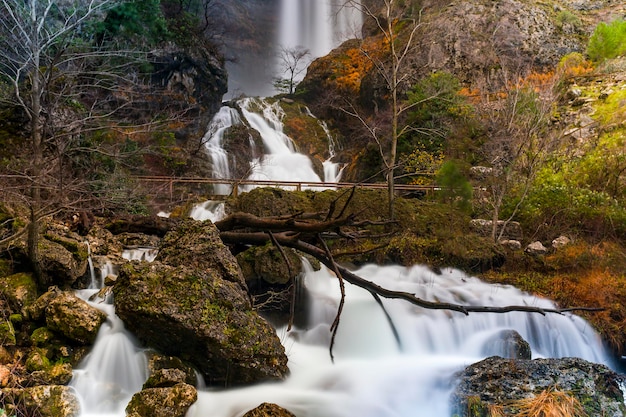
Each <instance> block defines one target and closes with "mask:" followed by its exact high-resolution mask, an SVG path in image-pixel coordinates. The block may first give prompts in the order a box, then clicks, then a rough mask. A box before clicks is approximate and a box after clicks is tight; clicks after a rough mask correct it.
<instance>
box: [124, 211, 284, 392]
mask: <svg viewBox="0 0 626 417" xmlns="http://www.w3.org/2000/svg"><path fill="white" fill-rule="evenodd" d="M114 294H115V309H116V313H117V314H118V316H119V317H120V318H121V319H122V320H123V321H124V322H125V324H126V326H127V328H128V329H129V330H130V331H131V332H133V333H134V334H135V335H137V336H138V337H139V338H140V339H141V340H143V341H144V342H145V343H146V344H148V345H149V346H151V347H154V348H156V349H158V350H160V351H161V352H163V353H165V354H168V355H174V356H178V357H180V358H181V359H183V360H186V361H188V362H190V363H191V364H193V365H194V366H195V367H196V368H197V369H198V370H199V371H200V372H201V373H202V374H203V376H204V378H205V380H206V382H207V383H208V384H211V385H221V386H224V385H239V384H247V383H253V382H257V381H261V380H268V379H280V378H282V377H283V376H284V375H285V374H286V373H287V365H286V364H287V358H286V356H285V353H284V349H283V347H282V345H281V344H280V341H279V339H278V337H277V336H276V334H275V332H274V329H273V328H272V327H271V326H270V325H269V324H268V323H267V322H266V321H265V320H264V319H263V318H261V317H260V316H259V315H258V314H257V313H256V312H254V311H253V310H252V308H251V303H250V300H249V297H248V295H247V292H246V285H245V282H244V280H243V277H242V275H241V271H240V269H239V267H238V266H237V263H236V261H235V259H234V258H233V256H232V255H231V254H230V252H229V251H228V250H227V249H226V247H225V246H224V245H223V244H222V243H221V241H220V240H219V237H218V235H217V232H216V229H215V226H214V225H213V224H212V223H210V222H196V221H193V220H188V221H186V222H183V223H182V224H181V226H180V227H179V228H178V229H176V230H175V231H173V232H170V233H169V234H168V235H166V236H165V238H164V240H163V246H162V248H161V251H160V252H159V256H158V257H157V260H156V261H155V262H153V263H147V262H139V263H128V264H126V265H124V266H123V267H122V268H121V270H120V274H119V277H118V280H117V282H116V284H115V287H114Z"/></svg>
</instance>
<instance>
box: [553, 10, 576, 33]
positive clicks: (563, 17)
mask: <svg viewBox="0 0 626 417" xmlns="http://www.w3.org/2000/svg"><path fill="white" fill-rule="evenodd" d="M556 26H557V28H559V29H560V30H562V31H567V30H568V29H570V30H571V29H573V30H574V31H578V30H580V29H582V27H583V22H582V20H580V17H578V16H577V15H575V14H574V13H572V12H570V11H569V10H561V11H560V12H559V13H558V14H557V15H556Z"/></svg>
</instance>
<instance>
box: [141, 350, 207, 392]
mask: <svg viewBox="0 0 626 417" xmlns="http://www.w3.org/2000/svg"><path fill="white" fill-rule="evenodd" d="M148 371H149V377H148V380H147V381H146V383H145V384H144V388H158V387H165V386H174V385H176V384H177V383H179V382H184V383H186V384H189V385H193V386H196V384H197V382H198V378H197V376H196V370H195V369H194V368H193V367H192V366H191V365H189V364H186V363H185V362H183V361H182V360H181V359H180V358H178V357H176V356H167V355H162V354H160V353H156V352H155V353H152V354H151V355H150V356H149V359H148ZM175 371H178V372H175Z"/></svg>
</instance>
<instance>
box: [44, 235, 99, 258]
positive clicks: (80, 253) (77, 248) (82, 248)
mask: <svg viewBox="0 0 626 417" xmlns="http://www.w3.org/2000/svg"><path fill="white" fill-rule="evenodd" d="M45 237H46V239H48V240H49V241H51V242H55V243H58V244H60V245H61V246H63V247H64V248H65V249H67V250H68V251H69V252H70V253H71V254H72V256H74V258H75V259H76V260H77V261H79V262H82V261H86V260H87V258H88V257H89V248H88V246H87V244H86V243H85V242H83V241H80V240H77V239H73V238H71V237H67V236H61V235H58V234H56V233H46V234H45Z"/></svg>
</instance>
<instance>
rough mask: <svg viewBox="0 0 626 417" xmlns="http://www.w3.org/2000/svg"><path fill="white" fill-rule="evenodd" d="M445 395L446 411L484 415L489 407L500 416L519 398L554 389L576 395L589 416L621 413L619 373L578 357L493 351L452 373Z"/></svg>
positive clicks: (625, 409) (513, 410) (512, 411)
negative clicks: (454, 381)
mask: <svg viewBox="0 0 626 417" xmlns="http://www.w3.org/2000/svg"><path fill="white" fill-rule="evenodd" d="M458 377H459V383H458V385H457V386H456V388H455V390H454V392H453V393H452V396H451V405H452V410H451V411H452V414H453V415H458V416H460V417H479V416H488V415H489V414H488V410H489V409H490V408H491V409H493V408H496V407H498V408H500V409H501V410H502V414H501V415H517V413H518V412H519V407H520V405H519V404H520V403H519V401H520V400H523V399H529V398H533V397H538V396H539V395H540V394H542V393H544V394H545V393H546V392H548V393H549V392H554V391H558V392H560V393H563V394H566V395H568V396H571V397H573V398H575V399H576V400H578V402H579V403H580V404H581V405H582V406H583V407H584V409H585V412H586V413H587V415H589V416H606V417H623V416H624V415H626V406H625V405H624V394H623V393H622V391H621V389H620V384H623V383H624V376H623V375H619V374H617V373H615V372H613V371H611V370H610V369H609V368H607V367H606V366H604V365H600V364H595V363H591V362H587V361H585V360H583V359H579V358H563V359H535V360H511V359H503V358H501V357H497V356H493V357H490V358H487V359H485V360H483V361H481V362H478V363H475V364H473V365H471V366H469V367H467V368H465V370H464V371H462V372H460V374H459V375H458Z"/></svg>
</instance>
